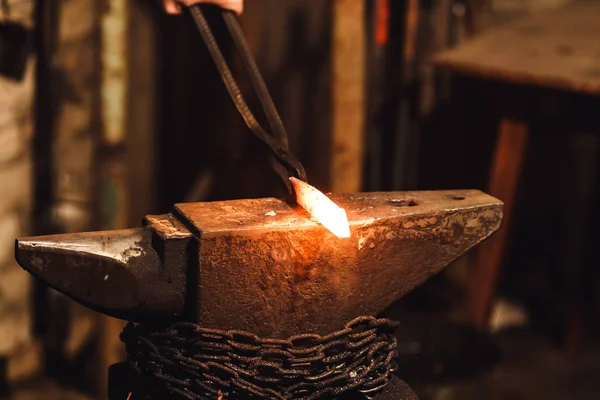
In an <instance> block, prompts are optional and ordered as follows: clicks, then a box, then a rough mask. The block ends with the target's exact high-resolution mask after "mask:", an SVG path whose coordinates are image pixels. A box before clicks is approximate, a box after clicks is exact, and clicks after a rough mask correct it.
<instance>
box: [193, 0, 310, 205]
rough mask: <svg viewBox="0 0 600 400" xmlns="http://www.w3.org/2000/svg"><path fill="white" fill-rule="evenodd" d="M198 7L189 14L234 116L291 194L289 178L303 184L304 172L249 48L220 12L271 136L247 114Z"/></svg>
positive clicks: (234, 21) (233, 19)
mask: <svg viewBox="0 0 600 400" xmlns="http://www.w3.org/2000/svg"><path fill="white" fill-rule="evenodd" d="M202 7H205V6H200V5H193V6H191V7H189V10H190V13H191V15H192V17H193V19H194V21H195V22H196V25H197V26H198V29H199V30H200V34H201V35H202V38H203V39H204V42H205V43H206V46H207V47H208V51H209V52H210V54H211V56H212V58H213V60H214V62H215V64H216V66H217V69H218V70H219V74H220V75H221V78H222V79H223V83H225V87H226V88H227V91H228V92H229V95H230V96H231V99H232V100H233V102H234V104H235V106H236V108H237V109H238V112H239V113H240V115H241V116H242V118H243V119H244V121H245V123H246V125H247V126H248V128H250V130H251V131H252V133H254V135H255V136H256V137H257V138H258V139H260V140H261V141H262V142H264V143H265V144H266V145H267V146H268V147H269V149H270V150H271V152H272V153H273V159H272V165H273V168H274V169H275V172H276V173H277V174H278V175H279V176H280V178H281V179H282V181H283V184H284V185H285V186H286V188H287V189H288V192H289V193H292V186H291V183H290V181H289V178H290V177H292V176H293V177H295V178H298V179H300V180H303V181H306V172H305V170H304V167H303V166H302V164H301V163H300V161H298V159H297V158H296V157H295V156H294V155H293V154H292V153H291V152H290V150H289V148H288V138H287V132H286V130H285V127H284V126H283V122H282V121H281V117H280V116H279V113H278V112H277V109H276V107H275V104H274V103H273V100H272V99H271V95H270V94H269V91H268V89H267V86H266V85H265V82H264V80H263V78H262V75H261V74H260V71H259V70H258V66H257V65H256V61H255V60H254V57H253V56H252V53H251V52H250V48H249V47H248V44H247V42H246V39H245V37H244V33H243V31H242V28H241V26H240V24H239V21H238V17H237V16H236V15H235V14H234V13H233V12H232V11H229V10H222V11H221V12H222V16H223V20H224V21H225V24H226V26H227V29H228V31H229V33H230V35H231V37H232V39H233V42H234V43H235V46H236V48H237V50H238V53H239V55H240V57H241V60H242V62H243V64H244V68H245V69H246V71H247V73H248V75H249V76H250V80H251V81H252V86H253V87H254V90H255V91H256V94H257V97H258V99H259V100H260V103H261V105H262V107H263V110H264V113H265V116H266V117H267V120H268V121H269V125H270V126H271V130H272V133H271V134H269V133H268V132H267V131H266V130H265V129H264V128H263V127H262V126H261V125H260V124H259V122H258V121H257V119H256V117H255V116H254V114H253V113H252V111H250V108H249V107H248V104H247V103H246V101H245V100H244V97H243V95H242V93H241V91H240V88H239V85H238V84H237V82H236V80H235V78H234V77H233V74H232V72H231V69H230V68H229V66H228V64H227V61H226V60H225V57H224V56H223V52H222V51H221V49H220V48H219V44H218V43H217V41H216V39H215V37H214V35H213V32H212V30H211V28H210V26H209V24H208V21H207V20H206V17H205V16H204V13H203V11H202ZM208 7H209V6H208Z"/></svg>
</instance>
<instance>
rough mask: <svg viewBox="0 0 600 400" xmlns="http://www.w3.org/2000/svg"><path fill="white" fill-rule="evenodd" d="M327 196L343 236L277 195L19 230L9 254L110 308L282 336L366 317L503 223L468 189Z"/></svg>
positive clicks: (121, 313)
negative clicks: (113, 222)
mask: <svg viewBox="0 0 600 400" xmlns="http://www.w3.org/2000/svg"><path fill="white" fill-rule="evenodd" d="M331 198H332V199H333V200H334V201H335V202H336V203H337V204H338V205H339V206H340V207H343V208H344V209H345V210H346V213H347V216H348V221H349V224H350V231H351V235H350V238H345V239H340V238H338V237H336V236H334V235H333V234H332V233H330V232H329V231H328V230H327V229H325V228H324V227H323V226H321V225H319V224H318V223H316V222H315V221H312V220H311V219H310V216H309V215H308V214H307V213H306V212H305V211H303V210H302V209H300V208H299V207H294V206H291V205H289V204H288V203H286V202H285V201H282V200H279V199H275V198H264V199H246V200H231V201H216V202H202V203H184V204H177V205H175V206H174V208H173V210H172V212H171V213H169V214H165V215H157V216H147V217H145V219H144V223H143V227H141V228H137V229H126V230H116V231H104V232H87V233H78V234H62V235H52V236H42V237H30V238H23V239H17V242H16V258H17V260H18V263H19V264H20V265H21V266H22V267H23V268H25V269H26V270H27V271H29V272H30V273H32V274H33V275H35V276H37V277H38V278H40V279H41V280H43V281H45V282H46V283H47V284H48V285H50V286H51V287H53V288H54V289H56V290H58V291H59V292H62V293H63V294H65V295H67V296H69V297H70V298H72V299H74V300H75V301H77V302H79V303H81V304H83V305H85V306H87V307H89V308H92V309H94V310H97V311H99V312H102V313H104V314H107V315H110V316H114V317H117V318H121V319H125V320H130V321H135V322H156V321H176V320H185V321H193V322H196V323H199V324H201V325H202V326H204V327H207V328H216V329H222V330H243V331H247V332H252V333H255V334H257V335H259V336H261V337H272V338H286V337H289V336H291V335H294V334H298V333H315V334H327V333H330V332H333V331H335V330H338V329H342V328H343V327H344V324H345V323H347V322H348V321H349V320H352V319H353V318H355V317H358V316H361V315H376V314H377V313H379V312H380V311H381V310H383V309H384V308H386V307H388V306H389V305H390V304H392V303H393V302H394V301H396V300H397V299H399V298H400V297H402V296H403V295H405V294H406V293H407V292H409V291H410V290H412V289H413V288H414V287H416V286H417V285H419V284H422V283H423V282H424V281H425V280H427V279H428V278H429V277H431V276H432V275H434V274H436V273H437V272H438V271H440V270H441V269H442V268H444V267H445V266H446V265H448V264H449V263H450V262H451V261H453V260H455V259H456V258H457V257H459V256H461V255H462V254H463V253H465V252H466V251H467V250H469V249H470V248H471V247H473V246H474V245H476V244H478V243H479V242H481V241H482V240H484V239H485V238H487V237H489V236H490V235H491V234H492V233H494V232H495V231H496V230H497V229H498V228H499V226H500V224H501V220H502V207H503V204H502V202H501V201H499V200H497V199H495V198H493V197H491V196H488V195H486V194H484V193H482V192H480V191H476V190H459V191H421V192H376V193H353V194H342V195H331Z"/></svg>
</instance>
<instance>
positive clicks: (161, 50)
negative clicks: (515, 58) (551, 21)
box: [0, 0, 599, 398]
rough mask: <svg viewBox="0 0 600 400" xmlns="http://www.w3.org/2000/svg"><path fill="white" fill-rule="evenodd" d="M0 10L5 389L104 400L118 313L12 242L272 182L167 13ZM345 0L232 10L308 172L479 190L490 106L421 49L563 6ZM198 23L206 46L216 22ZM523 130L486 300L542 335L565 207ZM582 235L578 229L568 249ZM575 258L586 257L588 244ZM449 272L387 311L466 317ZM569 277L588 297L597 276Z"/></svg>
mask: <svg viewBox="0 0 600 400" xmlns="http://www.w3.org/2000/svg"><path fill="white" fill-rule="evenodd" d="M8 3H9V5H10V7H9V10H10V15H8V16H6V15H5V16H3V18H9V19H11V20H15V21H18V22H22V23H23V24H25V25H26V26H28V27H31V28H32V30H33V38H34V44H35V49H36V51H35V54H33V55H32V56H31V57H30V63H29V64H28V67H27V73H26V74H25V78H24V79H23V80H21V81H14V80H11V79H8V78H3V77H0V188H2V196H0V357H1V358H2V360H3V361H2V363H1V365H2V367H1V368H0V375H1V376H3V377H4V378H3V379H4V381H5V383H4V386H5V387H8V386H9V384H8V383H6V382H10V386H14V385H17V386H18V383H19V382H27V381H28V379H30V378H33V377H36V376H40V375H44V376H50V377H51V378H52V379H53V381H56V382H59V383H61V384H64V385H67V386H70V387H76V388H79V389H81V390H82V391H83V392H85V393H87V394H88V395H94V396H97V397H98V398H105V395H106V373H107V369H108V366H109V365H110V364H112V363H114V362H116V361H118V360H120V359H122V357H123V354H122V351H123V350H122V347H121V344H120V343H119V338H118V335H119V332H120V331H121V329H122V323H121V322H119V321H116V320H112V319H109V318H105V317H101V316H99V315H97V314H95V313H92V312H90V311H87V310H84V309H83V308H82V307H79V306H77V305H74V304H73V303H72V302H70V301H69V300H67V299H65V298H64V297H62V296H61V295H58V294H57V293H55V292H53V291H52V290H49V289H47V288H46V287H44V286H43V285H40V284H39V283H37V282H32V281H31V280H30V278H29V275H28V274H26V273H24V272H23V271H21V269H20V268H19V267H18V266H17V265H16V264H15V263H14V261H13V246H14V244H13V243H14V242H13V241H14V238H15V237H17V236H22V235H28V234H49V233H58V232H76V231H83V230H99V229H115V228H121V227H135V226H138V225H139V223H140V221H141V218H142V217H143V216H144V215H145V214H148V213H163V212H167V211H168V210H169V209H170V208H171V206H172V204H174V203H177V202H182V201H206V200H213V199H230V198H242V197H263V196H277V195H281V194H282V192H281V188H280V187H279V183H278V178H277V177H276V176H275V175H274V174H273V173H272V172H271V170H270V166H269V164H268V157H266V156H263V154H262V152H263V149H262V148H261V146H260V145H259V144H258V143H257V142H256V140H254V138H253V137H252V135H251V134H250V133H249V132H247V130H246V129H245V126H244V123H243V121H242V120H241V119H240V118H239V116H238V115H237V113H236V111H235V109H234V107H233V105H232V104H231V101H230V99H229V98H228V95H227V93H226V92H225V90H224V88H223V85H222V83H221V81H220V78H219V76H218V74H217V71H216V69H215V68H214V66H213V64H212V61H211V59H210V58H209V55H208V54H207V52H206V51H205V48H204V45H203V43H202V42H201V39H200V37H199V35H198V33H197V31H196V28H195V26H194V25H193V24H192V23H191V21H190V20H189V18H187V16H182V17H169V16H166V15H163V14H162V13H161V11H160V9H159V8H158V7H157V5H156V4H155V2H152V1H149V0H60V1H44V0H38V1H35V2H34V1H30V0H8ZM345 3H347V4H346V5H347V7H345V8H341V7H340V6H339V4H341V3H336V2H333V1H330V0H311V1H303V0H285V1H283V0H247V4H246V11H245V13H244V15H243V16H242V24H243V27H244V31H245V33H246V35H247V37H248V41H249V43H250V46H251V47H252V49H253V52H254V54H255V57H256V59H257V62H258V64H259V66H260V68H261V70H262V72H263V74H264V75H265V79H266V81H267V85H268V87H269V88H270V90H271V93H272V95H273V98H274V101H275V103H276V104H277V106H278V108H279V110H280V112H281V114H282V117H283V120H284V122H285V124H286V127H287V130H288V133H289V135H290V146H291V148H292V149H293V151H294V153H295V154H296V155H297V156H298V157H299V158H300V159H301V160H302V162H303V163H304V165H305V166H306V168H307V171H308V176H309V179H310V181H311V183H312V184H314V185H315V186H317V187H319V188H321V189H323V190H325V191H328V190H335V191H338V190H359V189H360V190H369V191H376V190H421V189H454V188H478V189H482V190H486V189H487V178H488V174H489V164H490V159H491V157H492V150H493V145H494V141H495V131H496V127H495V124H496V120H497V118H498V115H497V113H496V109H495V106H494V102H493V99H489V98H486V97H485V96H484V95H478V93H483V89H482V90H481V91H480V90H479V88H476V89H475V90H471V91H469V93H470V94H469V95H466V94H465V93H467V92H466V91H464V92H463V91H462V90H460V89H459V90H457V89H456V88H457V87H460V86H457V85H456V84H455V83H456V82H455V80H454V78H453V77H450V76H448V75H447V74H439V73H436V72H435V70H434V69H433V67H432V66H431V65H430V63H429V59H430V57H431V55H432V54H434V53H436V52H438V51H440V50H443V49H446V48H451V47H455V46H457V45H459V44H460V43H463V42H464V41H465V40H468V39H469V38H472V37H476V36H477V35H478V34H480V33H482V32H485V31H487V30H489V29H493V28H494V27H496V26H501V25H502V24H504V23H506V22H507V21H511V20H513V19H515V18H519V17H522V16H526V15H530V14H535V13H539V12H543V11H545V10H548V9H553V8H557V7H560V6H563V5H565V4H566V3H567V0H521V1H516V0H493V1H492V0H490V1H483V0H482V1H466V0H465V1H452V0H406V1H394V0H389V1H384V0H368V1H365V2H364V3H363V2H358V1H355V2H352V1H345ZM357 4H358V5H357ZM353 7H354V8H353ZM209 18H210V19H211V21H212V22H213V23H214V24H215V26H216V31H217V35H218V36H220V37H223V33H224V32H223V26H222V25H221V24H220V21H219V19H218V18H217V16H216V15H209ZM224 45H225V48H226V49H229V54H228V56H231V54H232V53H233V51H232V50H233V49H232V48H231V46H229V47H228V46H227V45H226V42H224ZM234 65H235V70H236V72H237V73H240V72H241V66H240V65H239V64H238V63H234ZM241 79H242V90H243V91H245V90H247V89H248V88H249V82H248V81H247V80H244V79H243V78H241ZM357 88H358V89H357ZM473 93H475V94H473ZM250 102H251V106H252V105H256V104H255V103H256V99H252V98H251V99H250ZM484 132H485V133H487V132H490V133H491V134H483V133H484ZM532 141H533V143H532V145H531V147H530V150H529V152H528V157H527V165H526V167H525V172H524V178H523V183H522V185H521V186H522V187H523V189H522V190H521V191H520V194H519V201H518V203H519V205H518V211H517V221H516V223H515V227H514V229H513V231H514V232H515V233H514V235H512V236H511V239H510V250H509V254H508V255H507V257H505V264H506V265H505V269H504V270H503V275H502V278H501V285H500V294H501V295H502V297H504V298H510V299H512V300H514V301H516V302H517V303H519V304H520V305H521V307H523V308H524V309H526V314H527V315H528V317H527V318H529V319H531V321H532V322H533V323H534V325H535V326H536V327H538V328H539V329H541V330H544V332H545V334H547V336H549V337H555V336H560V335H561V333H560V332H562V331H563V328H564V327H562V326H561V325H562V324H564V322H561V321H562V320H561V319H560V318H558V317H557V315H558V313H559V312H561V310H562V308H564V301H565V300H564V298H563V297H561V296H562V293H563V291H564V282H563V275H564V270H563V269H562V266H563V265H564V264H565V261H564V257H565V251H566V250H565V248H564V246H563V244H564V238H563V237H562V236H561V234H562V232H563V231H564V224H565V218H566V217H565V213H564V204H565V202H566V201H568V199H569V192H568V190H569V189H568V185H566V184H562V183H560V182H562V181H561V180H560V179H558V178H557V177H559V176H561V174H566V175H569V174H570V173H571V172H570V170H569V164H568V163H564V162H561V161H556V160H561V159H562V158H561V151H562V149H563V148H564V147H565V146H566V145H567V144H568V143H569V142H568V141H569V139H568V138H567V137H566V136H560V135H557V136H552V137H551V138H545V139H544V140H541V139H539V138H536V137H534V138H533V139H532ZM596 190H597V189H596ZM593 218H595V220H594V221H597V220H598V215H597V213H596V215H594V216H593ZM594 235H596V236H594ZM594 238H597V233H596V232H595V231H590V232H589V233H588V234H587V235H586V236H585V238H584V239H582V240H586V241H587V242H586V243H593V240H595V239H594ZM586 248H588V247H586ZM582 262H583V263H585V264H587V265H597V261H596V260H595V255H594V254H593V252H589V254H587V253H586V257H585V258H584V261H582ZM468 268H469V257H466V258H465V259H463V260H461V261H460V262H458V263H457V265H455V266H453V267H452V268H450V269H449V271H448V272H447V273H446V274H444V275H443V276H441V277H438V278H436V279H434V281H433V282H430V283H429V284H428V285H426V286H425V287H424V288H422V289H420V290H418V291H417V292H416V293H414V294H413V295H412V296H409V298H408V299H406V300H405V302H404V303H403V304H402V307H404V308H406V309H409V310H415V309H416V310H419V312H421V311H423V312H424V310H423V309H424V308H426V307H425V306H423V305H424V304H428V305H430V306H431V307H430V310H429V311H431V310H438V309H439V307H441V306H440V304H442V305H443V307H441V308H443V312H444V313H445V314H447V315H451V316H454V317H457V319H459V320H461V321H468V320H469V316H468V311H467V310H466V308H465V304H464V301H465V300H464V293H463V292H464V287H465V286H466V285H467V281H468V278H469V269H468ZM440 282H441V283H440ZM588 283H589V285H588V286H589V288H590V289H589V290H590V292H593V291H594V290H597V287H598V283H599V281H598V277H597V275H593V274H591V275H589V282H588ZM448 296H449V297H448ZM592 297H593V296H592ZM424 298H426V299H430V300H431V299H433V300H431V301H430V302H426V301H425V300H423V299H424ZM448 298H449V299H450V300H451V301H446V300H447V299H448ZM593 298H594V300H593V301H591V302H590V304H591V305H592V306H591V308H593V309H594V310H595V313H591V314H590V316H589V318H590V321H592V322H593V321H597V319H598V308H597V306H598V304H595V303H594V301H596V302H597V299H595V297H593ZM425 311H427V310H425ZM429 311H427V312H429ZM424 313H425V314H426V312H424ZM591 325H592V326H594V325H593V324H591ZM592 332H593V329H592ZM557 346H558V345H557Z"/></svg>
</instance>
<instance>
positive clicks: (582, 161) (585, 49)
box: [433, 1, 600, 342]
mask: <svg viewBox="0 0 600 400" xmlns="http://www.w3.org/2000/svg"><path fill="white" fill-rule="evenodd" d="M433 64H434V65H435V66H436V68H437V69H438V70H440V71H447V72H452V73H453V74H454V75H455V76H459V77H462V78H463V79H465V78H466V79H469V80H471V81H472V80H478V81H485V85H481V86H479V87H486V88H487V89H486V90H489V88H490V87H491V88H493V90H492V93H490V97H491V98H493V99H494V104H495V107H497V108H498V111H499V112H500V113H501V116H500V122H499V126H498V133H497V140H496V147H495V154H494V158H493V161H492V166H491V173H490V181H489V192H490V193H491V194H492V195H494V196H496V197H498V198H500V199H501V200H503V201H504V202H505V213H504V226H503V228H502V229H501V230H500V232H499V233H498V234H497V235H496V236H495V237H493V238H492V239H490V240H489V241H487V242H486V243H484V244H483V245H482V246H480V247H479V248H478V249H477V255H476V259H475V265H474V270H473V278H472V282H471V287H470V301H469V303H470V307H471V314H472V317H473V319H474V322H475V323H476V324H477V325H479V326H481V327H487V325H488V323H489V314H490V309H491V304H492V300H493V296H494V292H495V287H496V282H497V280H498V275H499V270H500V265H501V263H502V258H503V255H504V252H505V249H506V246H507V241H508V234H509V232H510V225H511V222H512V219H513V214H514V211H515V196H516V193H517V188H518V183H519V178H520V176H521V170H522V166H523V164H524V159H525V154H526V148H527V142H528V138H529V134H530V122H531V118H532V115H537V117H538V118H539V119H540V120H544V121H545V123H546V125H550V126H552V125H553V124H554V125H555V126H560V127H561V129H562V128H564V127H566V128H567V129H565V130H567V131H569V132H567V133H570V134H575V135H573V137H572V138H571V139H569V140H570V146H569V147H567V148H565V157H570V159H571V163H572V167H573V170H572V171H570V172H571V176H572V177H573V178H572V179H573V180H574V182H575V183H574V184H573V185H574V186H573V188H572V189H573V191H572V202H571V203H570V204H569V206H568V207H566V208H568V210H566V212H567V213H568V214H567V221H568V226H567V231H568V232H567V236H568V238H567V249H566V252H567V254H566V259H567V260H568V261H567V262H566V263H567V264H568V265H567V266H566V267H567V270H568V272H567V275H569V274H570V277H571V278H570V279H569V282H568V283H567V285H568V286H569V289H568V290H570V291H571V292H572V293H575V296H577V294H576V293H577V291H578V288H577V284H576V283H574V282H575V281H576V280H577V279H578V277H575V275H577V272H572V271H577V269H578V265H577V264H578V263H581V260H582V258H581V257H582V255H581V254H582V253H583V245H582V242H583V233H582V232H583V231H584V228H585V224H586V221H587V219H588V218H589V214H590V209H591V200H590V197H591V196H590V187H592V188H593V186H594V184H595V183H596V181H597V178H598V177H597V173H596V172H595V171H596V170H597V168H596V166H595V163H596V162H597V152H598V147H600V145H599V142H600V139H599V135H596V134H591V135H590V134H584V135H581V134H580V133H581V132H584V133H585V132H590V131H592V132H598V131H600V118H597V117H596V115H597V111H595V110H598V109H600V108H598V107H600V101H599V100H600V2H599V1H576V2H574V4H571V5H568V6H566V7H562V8H559V9H554V10H551V11H545V12H542V13H539V14H536V15H531V16H527V17H524V18H521V19H518V20H514V21H512V22H509V23H507V24H505V25H503V26H500V27H497V28H494V29H491V30H489V31H487V32H484V33H482V34H481V35H480V36H478V37H476V38H474V39H473V40H471V41H468V42H466V43H465V44H464V45H461V46H459V47H458V48H455V49H451V50H448V51H445V52H442V53H440V54H437V55H436V56H435V57H434V59H433ZM477 90H480V89H477ZM549 99H550V100H551V101H553V102H554V104H555V105H556V104H559V105H560V106H555V107H554V111H553V112H549V113H548V112H547V107H546V112H547V114H546V115H544V116H540V115H539V114H540V112H541V110H543V109H544V107H545V106H543V104H545V105H546V106H547V104H548V100H549ZM540 104H542V105H540ZM582 119H587V122H591V123H588V124H587V125H586V124H582V123H581V122H582ZM549 121H550V122H549ZM555 122H556V123H555ZM590 126H593V128H590ZM549 189H550V190H551V189H552V188H549ZM571 315H579V314H578V313H571ZM569 318H570V317H569ZM573 319H574V320H577V321H572V323H570V324H569V325H570V327H571V328H570V329H571V331H572V333H571V336H573V337H576V336H578V333H577V332H578V331H579V330H580V329H579V325H580V323H579V320H580V318H579V317H578V316H576V317H574V318H573ZM568 341H569V333H567V342H568Z"/></svg>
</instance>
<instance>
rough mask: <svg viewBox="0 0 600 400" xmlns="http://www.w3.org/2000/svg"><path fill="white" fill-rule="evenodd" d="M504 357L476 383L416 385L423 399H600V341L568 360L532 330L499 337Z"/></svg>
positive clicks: (563, 353)
mask: <svg viewBox="0 0 600 400" xmlns="http://www.w3.org/2000/svg"><path fill="white" fill-rule="evenodd" d="M495 339H496V342H497V343H498V344H499V345H500V347H501V349H502V352H503V355H502V360H501V361H500V362H499V364H498V365H496V367H495V368H493V370H492V371H490V372H489V373H486V374H484V375H483V376H481V377H479V378H477V379H476V380H474V381H471V382H469V381H464V382H453V383H448V384H443V385H436V386H431V387H425V388H415V390H416V391H417V392H418V394H419V396H420V399H421V400H437V399H444V400H455V399H456V400H459V399H460V400H479V399H486V400H505V399H511V400H519V399H524V400H525V399H527V400H530V399H544V400H563V399H570V400H597V399H600V343H598V342H595V343H594V342H586V343H585V344H582V348H581V352H580V354H579V356H578V357H576V358H573V359H571V360H569V358H568V357H567V356H566V354H565V352H564V351H563V350H562V349H561V348H560V347H558V345H557V344H556V343H553V342H552V341H550V340H549V339H547V338H545V337H542V336H540V335H536V334H533V333H531V332H527V331H513V332H505V333H503V334H500V335H498V336H496V338H495Z"/></svg>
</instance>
